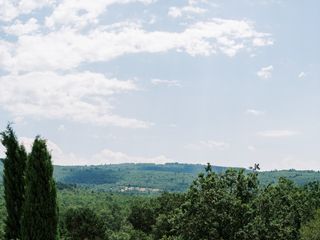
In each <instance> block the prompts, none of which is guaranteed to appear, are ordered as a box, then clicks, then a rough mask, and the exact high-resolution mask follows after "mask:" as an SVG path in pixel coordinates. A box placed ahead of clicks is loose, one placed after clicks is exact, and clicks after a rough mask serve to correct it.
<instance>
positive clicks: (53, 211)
mask: <svg viewBox="0 0 320 240" xmlns="http://www.w3.org/2000/svg"><path fill="white" fill-rule="evenodd" d="M52 173H53V167H52V163H51V155H50V154H49V152H48V150H47V144H46V141H45V140H43V139H40V137H36V139H35V140H34V143H33V146H32V151H31V153H30V155H29V158H28V163H27V169H26V195H25V203H24V205H23V215H22V224H21V225H22V234H21V235H22V236H21V237H22V240H35V239H37V240H56V239H57V238H58V234H57V223H58V210H57V200H56V186H55V182H54V180H53V177H52Z"/></svg>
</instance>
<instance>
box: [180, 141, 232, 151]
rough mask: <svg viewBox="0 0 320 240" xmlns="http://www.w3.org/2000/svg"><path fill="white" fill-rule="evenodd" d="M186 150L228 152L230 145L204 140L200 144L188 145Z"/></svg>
mask: <svg viewBox="0 0 320 240" xmlns="http://www.w3.org/2000/svg"><path fill="white" fill-rule="evenodd" d="M186 148H188V149H191V150H197V151H200V150H204V149H209V150H226V149H228V148H229V144H228V143H226V142H221V141H214V140H205V141H204V140H202V141H199V142H198V143H191V144H188V145H186Z"/></svg>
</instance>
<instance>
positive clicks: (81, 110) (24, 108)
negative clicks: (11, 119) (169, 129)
mask: <svg viewBox="0 0 320 240" xmlns="http://www.w3.org/2000/svg"><path fill="white" fill-rule="evenodd" d="M0 85H1V86H2V87H1V88H0V105H1V106H2V107H3V108H4V109H6V110H7V111H9V112H10V113H12V114H13V115H14V116H15V117H34V118H37V119H39V118H48V119H66V120H70V121H76V122H80V123H91V124H97V125H103V126H119V127H126V128H147V127H149V126H150V123H147V122H144V121H140V120H137V119H132V118H125V117H121V116H118V115H116V114H114V113H113V109H114V107H113V105H112V104H111V101H110V100H109V98H108V97H111V96H113V95H115V94H119V93H125V92H128V91H135V90H137V86H136V85H135V84H134V82H133V81H130V80H127V81H120V80H118V79H108V78H106V77H105V76H104V75H102V74H98V73H92V72H82V73H75V74H67V75H60V74H56V73H53V72H33V73H28V74H23V75H7V76H3V77H0Z"/></svg>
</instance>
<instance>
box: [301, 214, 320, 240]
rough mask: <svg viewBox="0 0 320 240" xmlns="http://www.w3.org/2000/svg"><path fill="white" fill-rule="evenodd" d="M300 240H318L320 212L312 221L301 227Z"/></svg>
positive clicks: (319, 239)
mask: <svg viewBox="0 0 320 240" xmlns="http://www.w3.org/2000/svg"><path fill="white" fill-rule="evenodd" d="M300 233H301V240H320V210H318V211H317V212H316V214H315V216H314V218H313V219H312V220H310V221H309V222H307V223H306V224H304V225H303V226H302V227H301V230H300Z"/></svg>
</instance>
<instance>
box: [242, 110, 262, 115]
mask: <svg viewBox="0 0 320 240" xmlns="http://www.w3.org/2000/svg"><path fill="white" fill-rule="evenodd" d="M246 113H247V114H249V115H253V116H263V115H265V114H266V113H265V112H264V111H261V110H257V109H247V111H246Z"/></svg>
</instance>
